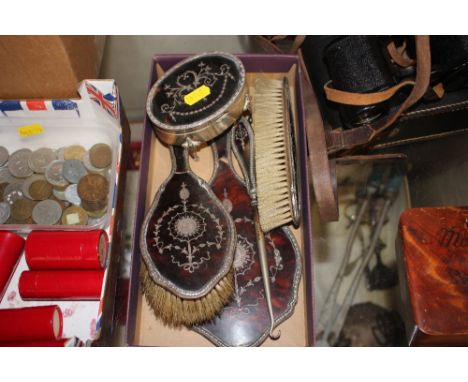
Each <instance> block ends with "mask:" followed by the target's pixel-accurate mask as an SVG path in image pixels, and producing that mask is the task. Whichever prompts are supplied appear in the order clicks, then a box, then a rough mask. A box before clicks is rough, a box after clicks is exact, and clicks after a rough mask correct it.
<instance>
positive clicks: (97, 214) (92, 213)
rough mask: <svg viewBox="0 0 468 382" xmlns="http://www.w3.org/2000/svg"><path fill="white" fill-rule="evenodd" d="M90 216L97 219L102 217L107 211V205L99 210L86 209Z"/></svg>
mask: <svg viewBox="0 0 468 382" xmlns="http://www.w3.org/2000/svg"><path fill="white" fill-rule="evenodd" d="M86 212H87V214H88V216H89V217H90V218H94V219H98V218H101V217H103V216H104V215H105V214H106V212H107V207H106V208H103V209H102V210H99V211H86Z"/></svg>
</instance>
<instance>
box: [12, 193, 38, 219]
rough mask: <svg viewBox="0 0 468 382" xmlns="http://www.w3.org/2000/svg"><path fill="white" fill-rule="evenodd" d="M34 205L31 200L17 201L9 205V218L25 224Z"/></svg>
mask: <svg viewBox="0 0 468 382" xmlns="http://www.w3.org/2000/svg"><path fill="white" fill-rule="evenodd" d="M34 206H35V203H34V202H33V201H32V200H29V199H26V198H22V199H17V200H15V201H14V202H13V204H12V205H11V217H12V219H13V220H15V221H18V222H26V221H27V220H28V219H29V218H30V217H31V215H32V211H33V208H34Z"/></svg>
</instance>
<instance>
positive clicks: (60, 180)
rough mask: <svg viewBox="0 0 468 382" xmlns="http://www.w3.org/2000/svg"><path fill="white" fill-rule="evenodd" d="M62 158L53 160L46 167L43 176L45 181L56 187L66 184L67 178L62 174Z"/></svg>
mask: <svg viewBox="0 0 468 382" xmlns="http://www.w3.org/2000/svg"><path fill="white" fill-rule="evenodd" d="M64 163H65V162H64V161H63V160H54V161H52V162H51V163H50V164H49V165H48V166H47V168H46V172H45V177H46V179H47V181H48V182H49V183H50V184H51V185H53V186H58V187H66V186H68V182H67V180H66V179H65V178H64V176H63V165H64Z"/></svg>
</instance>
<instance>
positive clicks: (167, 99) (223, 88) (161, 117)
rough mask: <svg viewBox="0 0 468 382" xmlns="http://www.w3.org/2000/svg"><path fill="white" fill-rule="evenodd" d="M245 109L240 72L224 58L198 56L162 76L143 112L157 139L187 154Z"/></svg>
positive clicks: (233, 59) (241, 68)
mask: <svg viewBox="0 0 468 382" xmlns="http://www.w3.org/2000/svg"><path fill="white" fill-rule="evenodd" d="M245 104H246V86H245V69H244V66H243V65H242V62H241V61H240V60H239V59H238V58H236V57H235V56H233V55H231V54H228V53H220V52H213V53H203V54H200V55H196V56H192V57H190V58H188V59H186V60H183V61H181V62H180V63H178V64H177V65H175V66H174V67H172V68H171V69H170V70H169V71H167V72H166V73H165V74H164V75H163V76H162V77H161V78H160V79H159V80H158V81H157V82H156V83H155V84H154V85H153V86H152V88H151V90H150V91H149V93H148V98H147V103H146V111H147V113H148V116H149V118H150V120H151V122H152V123H153V124H154V128H155V132H156V134H157V135H158V137H159V138H160V139H161V140H162V141H163V142H164V143H167V144H170V145H179V146H184V147H187V148H189V149H193V148H195V147H197V146H198V145H199V144H201V143H203V142H207V141H209V140H210V139H212V138H214V137H216V136H218V135H220V134H221V133H222V132H224V131H225V130H226V129H228V128H229V127H230V126H232V124H233V123H234V122H236V121H237V119H238V118H239V117H240V115H241V114H242V111H243V110H244V106H245Z"/></svg>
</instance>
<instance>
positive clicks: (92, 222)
mask: <svg viewBox="0 0 468 382" xmlns="http://www.w3.org/2000/svg"><path fill="white" fill-rule="evenodd" d="M105 219H106V215H104V216H101V217H100V218H91V217H88V224H87V225H89V226H101V225H102V223H104V220H105Z"/></svg>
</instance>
